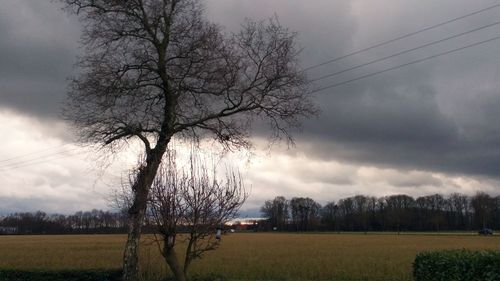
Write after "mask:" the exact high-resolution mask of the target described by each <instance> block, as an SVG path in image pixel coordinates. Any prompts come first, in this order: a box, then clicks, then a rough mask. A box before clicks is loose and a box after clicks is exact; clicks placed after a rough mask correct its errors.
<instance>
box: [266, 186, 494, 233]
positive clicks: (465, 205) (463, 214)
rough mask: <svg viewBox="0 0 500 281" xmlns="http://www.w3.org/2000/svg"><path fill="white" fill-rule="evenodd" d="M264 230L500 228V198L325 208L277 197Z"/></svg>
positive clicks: (400, 198) (389, 199)
mask: <svg viewBox="0 0 500 281" xmlns="http://www.w3.org/2000/svg"><path fill="white" fill-rule="evenodd" d="M261 213H262V215H263V216H264V217H265V218H267V220H266V221H265V222H264V223H261V224H260V225H259V228H260V229H263V230H272V229H274V230H278V231H452V230H478V229H482V228H492V229H500V196H497V197H492V196H490V195H488V194H486V193H483V192H480V193H477V194H476V195H474V196H467V195H464V194H459V193H454V194H451V195H450V196H447V197H445V196H443V195H440V194H434V195H428V196H422V197H418V198H416V199H415V198H413V197H411V196H408V195H404V194H401V195H391V196H385V197H380V198H377V197H372V196H364V195H357V196H353V197H349V198H344V199H341V200H339V201H338V202H329V203H327V204H326V205H324V206H321V205H320V204H319V203H317V202H316V201H314V200H313V199H311V198H303V197H294V198H292V199H290V200H288V199H286V198H285V197H282V196H278V197H276V198H274V199H273V200H268V201H266V202H265V203H264V205H263V206H262V208H261Z"/></svg>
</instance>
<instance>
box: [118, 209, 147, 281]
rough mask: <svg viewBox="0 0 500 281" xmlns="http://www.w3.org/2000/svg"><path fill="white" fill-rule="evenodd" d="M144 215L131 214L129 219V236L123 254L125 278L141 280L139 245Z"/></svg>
mask: <svg viewBox="0 0 500 281" xmlns="http://www.w3.org/2000/svg"><path fill="white" fill-rule="evenodd" d="M143 218H144V216H143V215H141V214H139V213H137V214H130V215H129V221H128V238H127V243H126V244H125V253H124V254H123V280H124V281H138V280H139V253H138V252H139V245H140V239H141V230H142V221H143Z"/></svg>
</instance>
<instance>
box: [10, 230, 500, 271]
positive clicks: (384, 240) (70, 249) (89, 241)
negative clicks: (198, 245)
mask: <svg viewBox="0 0 500 281" xmlns="http://www.w3.org/2000/svg"><path fill="white" fill-rule="evenodd" d="M152 239H153V237H152V236H145V237H144V241H143V247H142V263H143V269H144V270H145V271H147V274H148V275H150V276H151V275H153V276H161V275H164V274H166V272H167V271H166V270H165V267H164V266H163V260H162V259H161V256H160V255H159V252H158V247H157V245H156V243H154V242H153V240H152ZM124 241H125V236H123V235H78V236H0V268H3V269H5V268H7V269H54V270H58V269H115V268H119V267H120V265H121V258H122V251H123V244H124ZM461 248H467V249H500V236H493V237H480V236H476V235H457V234H443V235H424V234H411V235H408V234H407V235H396V234H368V235H364V234H326V233H325V234H288V233H287V234H285V233H237V234H230V235H226V236H224V237H223V240H222V243H221V247H220V248H219V249H218V250H217V251H213V252H210V253H208V254H207V255H206V256H205V258H204V259H202V260H197V261H196V262H195V263H194V264H193V267H192V270H191V273H202V274H207V273H215V274H222V275H224V276H226V277H228V278H229V279H236V280H285V279H286V280H411V266H412V262H413V259H414V257H415V255H416V254H417V253H418V252H421V251H425V250H434V249H461Z"/></svg>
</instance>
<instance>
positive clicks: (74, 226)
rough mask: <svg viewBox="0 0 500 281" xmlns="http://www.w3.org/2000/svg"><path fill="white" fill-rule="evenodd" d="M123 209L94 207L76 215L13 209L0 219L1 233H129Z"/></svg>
mask: <svg viewBox="0 0 500 281" xmlns="http://www.w3.org/2000/svg"><path fill="white" fill-rule="evenodd" d="M126 223H127V217H126V215H125V214H124V213H115V212H110V211H102V210H92V211H88V212H83V211H80V212H76V213H74V214H73V215H60V214H52V215H48V214H47V213H45V212H42V211H38V212H34V213H14V214H10V215H8V216H6V217H4V218H3V219H0V234H1V233H3V234H6V233H8V234H90V233H126Z"/></svg>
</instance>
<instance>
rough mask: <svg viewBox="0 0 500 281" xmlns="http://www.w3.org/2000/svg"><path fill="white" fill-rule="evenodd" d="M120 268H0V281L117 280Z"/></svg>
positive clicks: (119, 275) (119, 276)
mask: <svg viewBox="0 0 500 281" xmlns="http://www.w3.org/2000/svg"><path fill="white" fill-rule="evenodd" d="M120 279H121V271H120V270H107V271H104V270H78V271H77V270H72V271H23V270H0V281H119V280H120Z"/></svg>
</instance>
